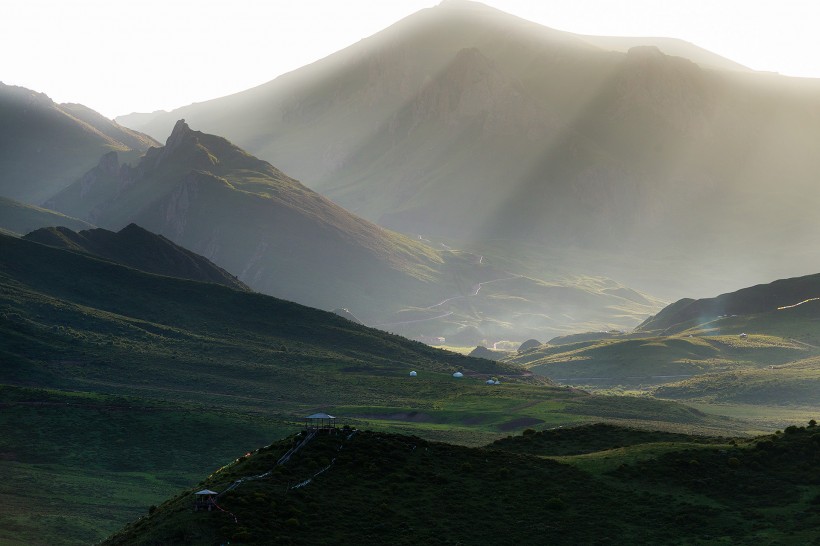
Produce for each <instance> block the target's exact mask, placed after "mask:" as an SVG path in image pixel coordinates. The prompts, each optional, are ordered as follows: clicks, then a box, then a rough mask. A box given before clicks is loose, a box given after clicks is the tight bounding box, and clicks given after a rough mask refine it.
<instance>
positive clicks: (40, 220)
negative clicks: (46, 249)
mask: <svg viewBox="0 0 820 546" xmlns="http://www.w3.org/2000/svg"><path fill="white" fill-rule="evenodd" d="M49 226H67V227H69V228H71V229H89V228H91V227H93V226H92V225H91V224H89V223H88V222H83V221H82V220H80V219H78V218H72V217H70V216H66V215H65V214H60V213H59V212H55V211H53V210H48V209H44V208H40V207H35V206H34V205H27V204H25V203H20V202H19V201H14V200H13V199H7V198H5V197H0V228H2V229H5V230H6V231H8V232H11V233H16V234H18V235H23V234H26V233H28V232H30V231H34V230H35V229H40V228H44V227H49Z"/></svg>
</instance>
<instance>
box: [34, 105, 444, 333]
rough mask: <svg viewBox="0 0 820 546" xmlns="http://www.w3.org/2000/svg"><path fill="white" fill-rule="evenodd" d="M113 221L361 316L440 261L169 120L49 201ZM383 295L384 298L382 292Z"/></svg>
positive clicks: (424, 278)
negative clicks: (160, 134)
mask: <svg viewBox="0 0 820 546" xmlns="http://www.w3.org/2000/svg"><path fill="white" fill-rule="evenodd" d="M49 204H50V205H51V206H53V207H54V208H55V209H57V210H64V211H68V210H71V211H73V212H75V213H78V214H81V215H82V216H83V217H86V218H94V220H95V222H96V223H97V224H98V225H100V226H103V227H106V228H111V229H120V228H121V227H122V226H124V225H126V224H128V223H132V222H135V223H138V224H139V225H141V226H145V227H146V228H147V229H149V230H151V231H154V232H157V233H160V234H162V235H164V236H165V237H167V238H169V239H170V240H172V241H174V242H175V243H177V244H180V245H182V246H184V247H186V248H189V249H191V250H193V251H194V252H197V253H199V254H202V255H204V256H205V257H207V258H208V259H210V260H212V261H214V262H215V263H217V264H219V265H220V266H221V267H224V268H225V269H227V270H228V271H231V272H234V273H235V274H237V275H238V276H239V278H240V279H241V280H242V281H244V282H245V283H247V284H248V285H250V286H252V287H253V288H254V289H256V290H259V291H262V292H265V293H268V294H272V295H277V296H280V297H285V298H288V299H291V300H296V301H299V302H302V303H305V304H308V305H313V306H315V307H321V308H326V309H332V308H335V307H342V306H347V307H350V308H351V309H353V310H355V311H356V313H357V314H360V315H361V316H362V317H363V318H364V319H365V320H368V319H370V318H372V317H373V316H374V315H376V314H378V313H379V312H382V313H383V312H385V309H389V308H390V306H393V307H394V308H395V307H397V306H398V305H400V303H401V301H407V299H408V294H415V293H417V292H418V291H421V290H433V291H434V292H435V290H436V287H435V286H434V285H432V284H431V283H430V281H432V280H435V279H436V278H437V276H438V275H439V272H438V269H439V268H441V266H442V263H443V260H442V259H441V257H440V256H439V254H438V253H436V252H434V251H433V250H431V249H430V248H429V247H427V246H425V245H422V244H419V243H416V242H414V241H412V240H410V239H408V238H406V237H402V236H400V235H398V234H394V233H390V232H388V231H386V230H384V229H382V228H379V227H377V226H375V225H373V224H371V223H369V222H366V221H363V220H361V219H359V218H357V217H355V216H353V215H352V214H350V213H348V212H346V211H345V210H343V209H341V208H340V207H338V206H336V205H334V204H333V203H331V202H330V201H329V200H327V199H325V198H323V197H321V196H319V195H318V194H316V193H314V192H312V191H310V190H308V189H307V188H305V187H304V186H302V185H301V184H299V182H297V181H296V180H294V179H292V178H290V177H288V176H287V175H285V174H284V173H282V172H281V171H279V170H278V169H276V168H274V167H273V166H271V165H270V164H269V163H266V162H264V161H261V160H259V159H256V158H254V157H253V156H250V155H249V154H247V153H245V152H244V151H242V150H241V149H239V148H238V147H236V146H234V145H232V144H231V143H230V142H228V141H227V140H225V139H223V138H221V137H217V136H214V135H208V134H205V133H201V132H198V131H193V130H191V129H190V128H189V127H188V125H187V124H185V122H184V121H180V122H179V123H178V124H177V125H176V126H175V128H174V131H173V132H172V133H171V135H170V136H169V137H168V140H167V142H166V145H165V146H164V147H162V148H153V149H151V150H149V151H148V153H146V155H145V156H144V157H143V158H142V159H141V160H140V162H139V163H138V164H137V165H136V166H135V167H130V166H127V165H123V166H120V165H119V164H118V163H117V159H116V157H115V156H111V155H109V156H106V157H104V158H103V160H102V161H101V163H100V165H99V166H98V167H97V168H95V169H93V170H92V171H91V172H89V173H88V174H87V175H86V176H84V177H83V178H82V179H81V180H79V181H78V182H76V183H75V184H74V185H72V186H71V187H69V188H67V189H66V190H65V191H64V192H62V193H61V194H60V195H58V196H56V197H55V198H53V199H52V200H51V201H49ZM391 300H394V301H391Z"/></svg>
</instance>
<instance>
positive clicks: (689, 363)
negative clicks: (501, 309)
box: [507, 334, 817, 386]
mask: <svg viewBox="0 0 820 546" xmlns="http://www.w3.org/2000/svg"><path fill="white" fill-rule="evenodd" d="M623 337H624V338H625V339H618V338H614V339H603V340H590V341H583V342H576V343H568V344H562V345H543V346H541V347H539V348H537V349H534V350H532V351H528V352H526V353H525V354H521V355H517V356H513V357H511V358H509V359H508V360H507V361H508V362H510V363H514V364H517V365H520V366H523V367H526V368H527V369H530V370H532V371H534V372H536V373H539V374H543V375H546V376H548V377H551V378H554V379H555V380H556V381H559V382H561V383H567V384H575V385H626V386H637V385H652V384H661V383H669V382H673V381H677V380H680V379H683V378H687V377H691V376H698V375H701V374H705V373H716V372H723V371H744V370H748V369H755V368H764V367H768V366H770V365H773V364H784V363H786V362H790V361H793V360H796V359H800V358H805V357H806V356H809V355H812V354H814V353H815V352H816V350H817V349H816V347H813V346H810V345H807V344H805V343H801V342H798V341H795V340H792V339H787V338H783V337H779V336H771V335H763V334H752V335H748V337H746V338H740V337H738V336H737V335H722V336H721V335H698V336H688V335H687V336H669V337H645V338H637V339H631V338H630V336H623Z"/></svg>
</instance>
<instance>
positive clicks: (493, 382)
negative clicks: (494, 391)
mask: <svg viewBox="0 0 820 546" xmlns="http://www.w3.org/2000/svg"><path fill="white" fill-rule="evenodd" d="M486 383H487V384H488V385H495V381H493V380H492V379H488V380H487V381H486Z"/></svg>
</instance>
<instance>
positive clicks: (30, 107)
mask: <svg viewBox="0 0 820 546" xmlns="http://www.w3.org/2000/svg"><path fill="white" fill-rule="evenodd" d="M0 127H2V129H0V196H3V197H8V198H11V199H15V200H18V201H23V202H25V203H29V204H41V203H42V202H43V201H45V200H46V199H47V198H49V197H51V196H52V195H54V194H55V193H57V192H58V191H60V190H62V189H63V188H65V187H66V186H68V185H69V184H70V183H72V182H73V181H74V180H76V179H77V177H79V176H80V175H81V174H83V173H84V172H86V171H87V170H88V169H90V168H92V167H93V166H94V165H96V164H97V162H98V161H99V160H100V157H102V155H103V154H105V153H107V152H110V151H117V152H120V153H123V154H124V155H125V156H126V157H128V158H131V159H133V158H135V157H137V155H139V154H141V153H142V152H144V151H145V150H147V149H148V148H149V147H150V146H154V145H156V141H155V140H153V139H152V138H151V137H149V136H147V135H144V134H141V133H138V132H136V131H132V130H130V129H127V128H125V127H122V126H121V125H119V124H117V123H116V122H113V121H111V120H109V119H106V118H105V117H103V116H102V115H100V114H98V113H97V112H94V111H93V110H91V109H89V108H86V107H85V106H82V105H79V104H55V103H54V102H53V101H52V100H51V99H50V98H48V97H47V96H46V95H44V94H43V93H37V92H35V91H31V90H29V89H25V88H23V87H15V86H11V85H5V84H3V83H1V82H0ZM38 227H39V226H38Z"/></svg>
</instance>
